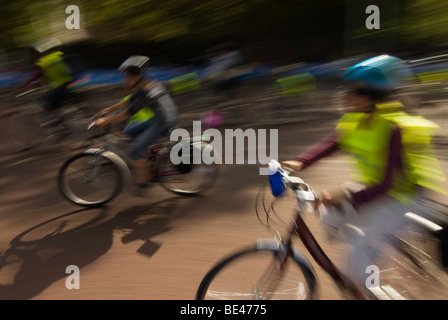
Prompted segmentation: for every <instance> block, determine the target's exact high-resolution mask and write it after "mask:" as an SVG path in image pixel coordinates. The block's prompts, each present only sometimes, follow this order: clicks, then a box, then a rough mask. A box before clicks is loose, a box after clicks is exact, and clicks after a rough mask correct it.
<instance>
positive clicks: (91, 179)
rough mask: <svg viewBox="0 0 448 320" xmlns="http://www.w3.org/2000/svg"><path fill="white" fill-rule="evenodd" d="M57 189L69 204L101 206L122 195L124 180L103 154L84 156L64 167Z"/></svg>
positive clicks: (71, 159) (77, 156) (74, 158)
mask: <svg viewBox="0 0 448 320" xmlns="http://www.w3.org/2000/svg"><path fill="white" fill-rule="evenodd" d="M58 187H59V190H60V192H61V193H62V195H63V196H64V197H65V198H66V199H68V200H69V201H70V202H72V203H74V204H77V205H80V206H84V207H98V206H101V205H104V204H105V203H107V202H109V201H110V200H112V199H113V198H115V197H116V196H117V195H118V194H119V193H120V191H121V190H122V188H123V177H122V174H121V172H120V169H119V168H118V166H117V165H116V164H115V163H114V162H113V161H111V160H109V159H107V158H105V157H103V156H102V155H101V154H91V153H81V154H78V155H75V156H73V157H71V158H70V159H68V160H67V161H66V162H65V163H64V164H63V165H62V167H61V169H60V170H59V174H58Z"/></svg>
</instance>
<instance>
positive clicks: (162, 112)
mask: <svg viewBox="0 0 448 320" xmlns="http://www.w3.org/2000/svg"><path fill="white" fill-rule="evenodd" d="M148 65H149V58H148V57H145V56H131V57H129V58H128V59H127V60H126V61H124V62H123V63H122V64H121V66H120V67H119V68H118V72H120V73H124V80H123V81H124V85H125V88H126V89H127V90H128V91H129V92H130V93H131V94H130V95H129V96H128V97H127V98H125V99H123V100H122V101H121V102H119V103H117V104H115V105H113V106H111V107H108V108H105V109H103V110H102V112H101V113H102V114H103V115H107V114H111V115H109V116H106V117H101V118H99V119H98V120H96V122H95V125H97V126H103V125H106V124H110V123H115V122H122V121H127V125H126V127H125V128H124V130H123V133H124V134H125V135H127V136H129V137H131V138H132V142H131V144H130V148H129V157H130V158H131V160H132V166H133V169H134V176H135V183H136V185H135V188H134V191H133V194H134V195H142V192H143V189H144V188H146V187H147V186H148V183H149V182H150V181H151V172H150V169H149V166H148V163H147V160H146V158H145V157H144V155H143V153H144V151H145V150H146V148H147V147H148V146H150V145H151V144H154V143H155V142H157V141H158V140H159V139H160V138H162V137H163V136H165V135H167V134H168V131H169V130H170V129H171V128H172V127H173V126H174V125H175V123H176V121H177V106H176V104H175V103H174V101H173V99H171V97H170V95H169V94H168V92H167V91H166V90H165V88H164V87H163V86H162V84H161V83H159V82H157V81H156V80H154V79H147V78H145V77H144V75H145V71H146V70H147V68H148ZM117 112H118V113H117Z"/></svg>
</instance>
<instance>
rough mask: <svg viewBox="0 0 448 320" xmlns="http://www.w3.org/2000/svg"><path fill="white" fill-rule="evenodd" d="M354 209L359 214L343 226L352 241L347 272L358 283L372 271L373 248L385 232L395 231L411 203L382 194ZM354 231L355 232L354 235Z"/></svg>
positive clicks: (363, 280)
mask: <svg viewBox="0 0 448 320" xmlns="http://www.w3.org/2000/svg"><path fill="white" fill-rule="evenodd" d="M357 211H358V215H357V216H356V217H353V219H351V220H350V221H347V222H346V223H345V224H344V226H343V227H342V229H343V231H344V234H345V235H347V238H348V239H349V240H350V242H351V243H352V244H353V250H352V251H351V253H350V254H349V257H348V265H347V272H348V273H349V274H351V275H352V276H353V277H354V278H355V279H354V280H355V281H357V282H358V283H359V285H361V286H367V283H366V279H367V277H368V276H369V275H370V274H371V271H369V270H370V269H368V267H369V266H370V265H371V264H372V261H373V258H374V255H375V253H376V252H377V250H376V249H377V248H379V247H380V246H381V245H382V244H384V241H386V240H387V238H386V235H387V233H389V232H394V231H395V230H397V229H398V228H400V226H402V225H403V223H404V221H405V218H404V214H405V213H406V212H409V211H410V206H409V205H404V204H402V203H400V202H399V201H397V200H395V199H394V198H392V197H390V196H387V195H384V196H381V197H379V198H377V199H375V200H373V201H372V202H370V203H368V204H365V205H361V206H360V207H359V208H358V210H357ZM356 234H357V235H358V236H354V235H356Z"/></svg>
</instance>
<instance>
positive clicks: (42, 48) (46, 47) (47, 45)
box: [28, 38, 62, 55]
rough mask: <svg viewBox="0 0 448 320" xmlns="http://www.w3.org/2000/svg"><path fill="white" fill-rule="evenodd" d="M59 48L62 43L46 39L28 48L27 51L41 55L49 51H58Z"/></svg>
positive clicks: (55, 39)
mask: <svg viewBox="0 0 448 320" xmlns="http://www.w3.org/2000/svg"><path fill="white" fill-rule="evenodd" d="M61 47H62V42H61V41H60V40H59V39H57V38H46V39H43V40H41V41H38V42H36V43H34V44H32V45H30V46H28V50H30V51H34V52H35V53H37V54H40V55H42V54H45V53H48V52H51V51H56V50H60V49H61Z"/></svg>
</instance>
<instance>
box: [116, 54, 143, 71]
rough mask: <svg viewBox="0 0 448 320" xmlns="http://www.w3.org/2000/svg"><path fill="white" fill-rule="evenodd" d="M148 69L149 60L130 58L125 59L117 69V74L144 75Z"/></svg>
mask: <svg viewBox="0 0 448 320" xmlns="http://www.w3.org/2000/svg"><path fill="white" fill-rule="evenodd" d="M148 67H149V58H148V57H145V56H131V57H129V58H127V59H126V60H125V61H124V62H123V63H122V64H121V65H120V67H119V68H118V72H119V73H123V72H127V71H130V72H133V73H141V74H142V73H144V72H145V71H146V70H147V69H148Z"/></svg>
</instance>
